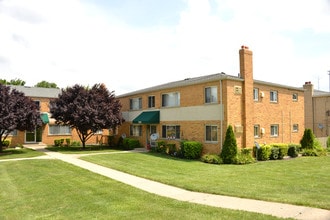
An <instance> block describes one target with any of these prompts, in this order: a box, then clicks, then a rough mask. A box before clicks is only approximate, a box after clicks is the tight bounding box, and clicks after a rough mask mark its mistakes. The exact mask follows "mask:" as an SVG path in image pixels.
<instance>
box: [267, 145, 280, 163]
mask: <svg viewBox="0 0 330 220" xmlns="http://www.w3.org/2000/svg"><path fill="white" fill-rule="evenodd" d="M270 152H271V153H270V157H269V158H270V159H271V160H277V159H278V155H279V153H280V148H278V147H271V149H270Z"/></svg>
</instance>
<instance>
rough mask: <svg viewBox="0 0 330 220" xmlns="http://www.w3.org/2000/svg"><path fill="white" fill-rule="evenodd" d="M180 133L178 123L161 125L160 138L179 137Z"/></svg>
mask: <svg viewBox="0 0 330 220" xmlns="http://www.w3.org/2000/svg"><path fill="white" fill-rule="evenodd" d="M164 129H165V132H164ZM173 130H174V131H173ZM180 134H181V126H180V125H162V138H167V139H180Z"/></svg>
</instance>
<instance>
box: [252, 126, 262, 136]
mask: <svg viewBox="0 0 330 220" xmlns="http://www.w3.org/2000/svg"><path fill="white" fill-rule="evenodd" d="M253 130H254V137H260V125H254V128H253Z"/></svg>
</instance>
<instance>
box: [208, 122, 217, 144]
mask: <svg viewBox="0 0 330 220" xmlns="http://www.w3.org/2000/svg"><path fill="white" fill-rule="evenodd" d="M205 140H206V141H218V126H215V125H206V127H205Z"/></svg>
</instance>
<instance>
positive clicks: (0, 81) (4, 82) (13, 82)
mask: <svg viewBox="0 0 330 220" xmlns="http://www.w3.org/2000/svg"><path fill="white" fill-rule="evenodd" d="M0 84H2V85H15V86H24V85H25V81H23V80H21V79H11V80H10V81H7V80H5V79H0Z"/></svg>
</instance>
